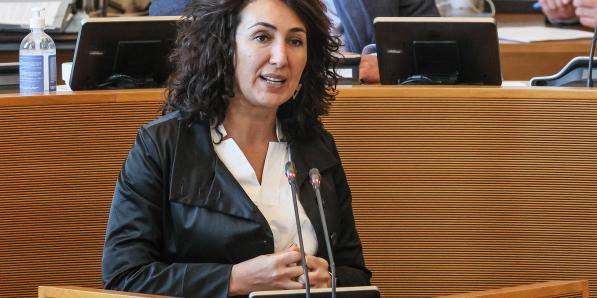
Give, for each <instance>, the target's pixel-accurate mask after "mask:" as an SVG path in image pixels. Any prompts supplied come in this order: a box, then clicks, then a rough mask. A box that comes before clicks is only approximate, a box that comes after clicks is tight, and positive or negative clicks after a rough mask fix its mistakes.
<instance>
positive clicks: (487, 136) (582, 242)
mask: <svg viewBox="0 0 597 298" xmlns="http://www.w3.org/2000/svg"><path fill="white" fill-rule="evenodd" d="M161 95H162V91H161V90H154V91H131V92H129V91H125V92H115V93H110V92H108V93H75V94H71V95H61V96H50V97H43V96H40V97H26V98H20V97H10V96H4V97H2V96H0V115H1V116H0V177H2V178H0V179H1V180H2V181H1V183H0V202H1V204H2V205H1V206H0V297H33V296H35V291H36V286H38V285H42V284H46V285H48V284H70V285H79V286H90V287H100V286H101V267H100V264H101V263H100V262H101V249H102V244H103V237H104V229H105V224H106V220H107V215H108V213H107V212H108V209H109V206H110V201H111V196H112V191H113V187H114V182H115V179H116V175H117V174H118V171H119V169H120V166H121V163H122V161H123V160H124V158H125V157H126V154H127V151H128V149H129V148H130V146H131V144H132V142H133V140H134V136H135V133H136V130H137V129H138V128H139V127H140V126H141V125H142V124H145V123H147V122H148V121H150V120H151V119H153V118H155V117H156V116H157V115H158V113H157V109H158V107H159V98H160V97H161ZM325 122H326V125H327V127H328V129H329V130H330V131H332V133H333V134H334V135H335V137H336V140H337V143H338V146H339V150H340V153H341V156H342V158H343V161H344V166H345V168H346V171H347V174H348V177H349V182H350V184H351V187H352V191H353V196H354V210H355V216H356V220H357V225H358V229H359V232H360V234H361V237H362V240H363V244H364V247H365V257H366V261H367V265H368V266H369V267H370V269H371V270H372V271H373V273H374V278H373V283H374V284H375V285H377V286H379V287H380V288H381V290H382V294H383V296H384V297H430V296H434V295H440V294H451V293H458V292H467V291H473V290H483V289H490V288H499V287H503V286H510V285H519V284H524V283H531V282H539V281H546V280H562V279H589V280H590V283H591V285H592V292H593V293H597V269H596V268H597V236H595V235H597V204H596V203H595V201H596V198H597V186H596V183H597V182H596V181H597V155H596V153H597V138H596V136H597V93H595V92H587V91H581V90H577V91H570V90H564V89H541V91H537V90H533V91H530V89H500V88H384V87H370V88H366V87H359V88H352V89H343V90H341V93H340V96H339V98H338V100H337V101H336V102H335V103H334V106H333V108H332V113H331V115H330V116H329V117H327V118H326V119H325ZM593 295H595V294H593Z"/></svg>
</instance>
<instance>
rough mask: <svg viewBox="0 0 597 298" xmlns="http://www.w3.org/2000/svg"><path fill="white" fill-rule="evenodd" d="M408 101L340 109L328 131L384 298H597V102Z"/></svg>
mask: <svg viewBox="0 0 597 298" xmlns="http://www.w3.org/2000/svg"><path fill="white" fill-rule="evenodd" d="M440 90H441V89H440ZM414 91H417V90H414ZM440 92H441V91H440ZM398 93H400V92H398ZM402 93H405V94H404V95H400V96H396V97H398V98H375V96H369V98H362V97H343V98H341V99H340V100H338V101H337V102H335V103H334V106H333V109H332V113H331V117H329V118H327V119H326V125H327V128H328V129H329V130H331V131H332V132H333V133H334V135H335V137H336V141H337V143H338V146H339V150H340V153H341V156H342V158H343V160H344V166H345V168H346V171H347V172H348V177H349V182H350V185H351V188H352V192H353V197H354V203H353V204H354V209H355V216H356V220H357V222H358V227H359V232H360V234H361V236H362V240H363V243H364V248H365V254H366V261H367V265H368V266H369V267H370V269H371V270H372V271H373V273H374V278H373V283H374V284H376V285H378V286H380V287H381V289H382V293H383V294H384V296H386V297H430V296H434V295H439V294H449V293H458V292H467V291H473V290H482V289H490V288H499V287H503V286H509V285H517V284H524V283H531V282H538V281H546V280H555V279H574V278H587V279H590V280H591V282H592V285H593V288H592V289H593V292H594V293H597V288H596V287H595V286H597V270H596V268H597V237H596V236H595V235H597V138H596V136H597V101H595V100H594V99H593V100H584V99H582V98H578V99H576V100H549V99H540V98H539V99H537V98H530V99H525V98H524V97H522V98H518V99H506V98H504V99H484V98H475V97H468V96H462V95H461V96H460V98H459V96H458V95H453V96H451V97H448V98H431V97H426V96H425V95H420V93H421V92H418V93H417V92H414V95H415V98H409V97H410V96H408V92H402ZM440 94H441V93H439V92H438V94H437V97H441V95H440ZM417 95H419V96H417ZM504 95H507V93H504ZM521 95H523V94H521ZM477 96H482V94H477ZM463 97H464V98H463ZM593 97H594V95H593Z"/></svg>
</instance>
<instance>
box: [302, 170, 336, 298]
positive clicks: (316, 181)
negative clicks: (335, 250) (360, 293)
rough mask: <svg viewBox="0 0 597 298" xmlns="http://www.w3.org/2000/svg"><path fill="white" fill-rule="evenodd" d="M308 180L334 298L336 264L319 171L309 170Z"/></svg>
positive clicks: (334, 297)
mask: <svg viewBox="0 0 597 298" xmlns="http://www.w3.org/2000/svg"><path fill="white" fill-rule="evenodd" d="M309 180H310V181H311V185H312V186H313V190H314V191H315V196H316V197H317V206H319V218H320V220H321V225H322V226H323V234H324V236H325V237H324V238H325V247H326V249H327V251H328V257H329V261H330V270H331V272H332V298H336V264H335V263H334V255H333V254H332V245H331V244H330V236H329V235H330V234H329V233H328V225H327V223H326V220H325V213H324V212H323V203H322V201H321V175H320V174H319V170H318V169H316V168H313V169H311V170H309Z"/></svg>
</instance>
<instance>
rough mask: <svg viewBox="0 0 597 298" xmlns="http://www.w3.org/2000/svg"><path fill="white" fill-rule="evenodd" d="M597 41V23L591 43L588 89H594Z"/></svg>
mask: <svg viewBox="0 0 597 298" xmlns="http://www.w3.org/2000/svg"><path fill="white" fill-rule="evenodd" d="M596 40H597V23H595V31H594V32H593V40H592V41H591V51H590V52H589V76H588V77H587V87H589V88H593V57H594V56H595V41H596Z"/></svg>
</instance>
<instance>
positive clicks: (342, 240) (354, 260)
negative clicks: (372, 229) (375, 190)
mask: <svg viewBox="0 0 597 298" xmlns="http://www.w3.org/2000/svg"><path fill="white" fill-rule="evenodd" d="M328 137H329V139H328V142H329V143H330V147H331V148H332V150H333V153H334V155H335V156H336V158H338V160H340V155H339V154H338V149H337V148H336V143H335V142H334V139H333V137H332V136H331V135H329V134H328ZM334 171H335V173H334V184H335V186H336V192H337V195H338V200H339V209H340V210H339V214H340V225H339V226H340V227H341V229H339V230H338V232H337V235H335V237H333V238H335V239H332V242H333V243H335V245H334V261H335V263H336V277H337V279H338V280H337V281H338V286H342V287H350V286H366V285H370V284H371V272H370V271H369V270H368V269H367V267H366V266H365V260H364V257H363V247H362V245H361V240H360V238H359V234H358V232H357V229H356V226H355V221H354V215H353V212H352V194H351V192H350V188H349V186H348V181H347V180H346V174H345V173H344V168H343V167H342V163H341V162H340V163H338V166H337V168H336V169H335V170H334Z"/></svg>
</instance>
